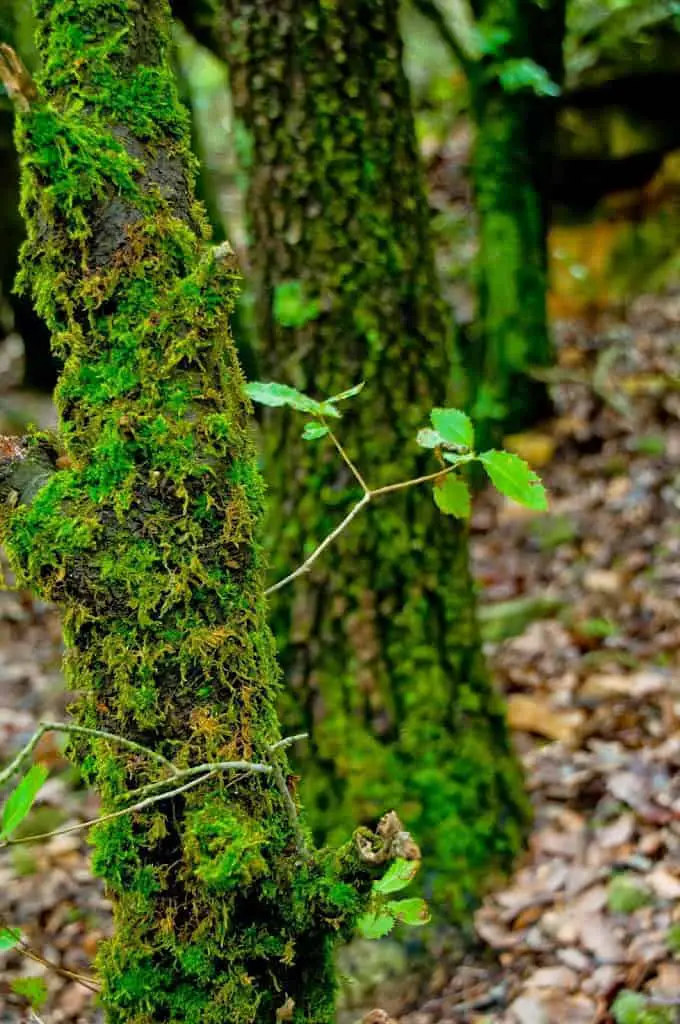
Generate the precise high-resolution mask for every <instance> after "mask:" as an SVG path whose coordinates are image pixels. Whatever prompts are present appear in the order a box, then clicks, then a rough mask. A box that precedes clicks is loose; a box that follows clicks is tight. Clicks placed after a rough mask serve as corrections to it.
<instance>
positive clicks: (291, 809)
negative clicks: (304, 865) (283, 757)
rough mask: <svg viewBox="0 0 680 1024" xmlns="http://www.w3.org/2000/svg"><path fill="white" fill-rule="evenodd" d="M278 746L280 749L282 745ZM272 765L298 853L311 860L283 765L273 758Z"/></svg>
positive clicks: (273, 749)
mask: <svg viewBox="0 0 680 1024" xmlns="http://www.w3.org/2000/svg"><path fill="white" fill-rule="evenodd" d="M276 746H277V745H275V746H272V747H270V748H269V752H270V754H272V753H274V752H275V750H276ZM278 746H279V748H280V744H279V745H278ZM271 764H272V768H273V770H274V779H275V781H276V785H277V787H278V790H279V793H280V794H281V796H282V798H283V803H284V806H285V808H286V812H287V814H288V820H289V821H290V824H291V827H292V829H293V832H294V833H295V846H296V848H297V851H298V853H299V854H300V856H301V857H302V859H303V860H309V850H308V849H307V840H306V838H305V834H304V832H303V831H302V828H301V826H300V819H299V817H298V812H297V807H296V806H295V801H294V800H293V797H292V796H291V793H290V790H289V789H288V783H287V782H286V777H285V775H284V774H283V771H282V769H281V765H280V764H279V763H278V761H277V760H276V758H275V757H274V758H272V762H271Z"/></svg>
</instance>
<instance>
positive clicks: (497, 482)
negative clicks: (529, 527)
mask: <svg viewBox="0 0 680 1024" xmlns="http://www.w3.org/2000/svg"><path fill="white" fill-rule="evenodd" d="M479 461H480V462H481V463H482V464H483V466H484V469H485V470H486V471H487V473H488V474H489V477H490V479H491V483H492V484H493V485H494V487H495V488H496V489H497V490H499V491H500V492H501V494H505V495H506V497H508V498H512V500H513V501H516V502H517V503H518V504H520V505H525V506H526V508H533V509H536V510H537V511H539V512H544V511H545V510H546V509H547V507H548V498H547V495H546V493H545V487H544V486H543V484H542V483H541V481H540V479H539V478H538V476H537V475H536V474H535V473H534V471H533V469H530V468H529V466H528V465H527V464H526V462H525V461H524V459H520V457H519V455H513V454H512V452H499V451H496V450H495V449H493V448H492V449H490V450H489V451H488V452H482V453H481V454H480V456H479Z"/></svg>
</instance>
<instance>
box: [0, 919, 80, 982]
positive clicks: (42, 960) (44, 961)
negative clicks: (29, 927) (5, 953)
mask: <svg viewBox="0 0 680 1024" xmlns="http://www.w3.org/2000/svg"><path fill="white" fill-rule="evenodd" d="M0 924H1V925H2V927H3V928H4V929H5V930H6V931H8V932H11V933H12V935H13V936H15V938H16V943H17V945H16V948H17V949H18V950H19V951H20V952H21V953H22V954H23V955H24V956H25V957H28V959H29V960H33V961H35V963H37V964H41V965H42V966H43V967H48V968H49V969H50V970H51V971H55V972H56V973H57V974H61V975H62V976H63V977H65V978H71V979H72V980H73V981H77V982H78V983H79V984H80V985H83V986H84V987H85V988H89V989H90V990H91V991H92V992H99V986H98V985H97V982H96V981H95V980H94V978H88V977H87V975H85V974H76V972H75V971H69V970H68V968H66V967H61V966H60V965H59V964H57V963H55V962H54V960H50V959H49V958H48V957H45V956H43V955H42V954H41V953H38V952H37V950H35V949H33V947H32V946H29V944H28V942H26V940H25V939H23V938H22V937H21V933H20V932H19V929H18V928H16V927H15V926H14V925H10V924H9V922H8V921H7V919H6V918H5V917H3V916H2V915H0Z"/></svg>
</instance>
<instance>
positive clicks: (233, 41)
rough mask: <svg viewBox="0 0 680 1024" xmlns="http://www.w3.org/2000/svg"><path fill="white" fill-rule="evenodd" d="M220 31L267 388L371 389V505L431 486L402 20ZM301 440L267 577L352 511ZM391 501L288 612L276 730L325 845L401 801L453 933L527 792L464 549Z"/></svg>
mask: <svg viewBox="0 0 680 1024" xmlns="http://www.w3.org/2000/svg"><path fill="white" fill-rule="evenodd" d="M223 14H224V15H225V17H224V20H223V23H222V25H221V26H220V25H217V26H216V27H214V31H213V33H212V37H213V38H214V39H216V40H217V41H218V44H219V45H222V47H223V52H224V53H225V56H226V58H227V60H228V64H229V68H230V74H231V83H232V89H233V96H234V103H235V109H236V112H237V115H238V116H239V117H240V118H241V120H242V122H243V134H246V133H247V137H248V138H249V140H250V145H249V149H250V151H251V159H252V167H251V176H250V188H249V194H248V211H249V221H250V231H251V238H252V257H251V260H252V263H251V265H252V267H253V273H254V285H255V288H256V292H257V296H258V317H259V330H260V344H261V353H260V359H261V364H262V367H263V371H264V373H263V375H264V377H265V378H270V379H275V380H279V381H284V382H286V383H288V384H292V385H294V386H296V387H299V388H301V389H302V390H304V391H307V392H310V393H311V394H313V395H314V396H317V397H318V396H323V395H330V394H332V393H335V392H338V391H341V390H342V389H344V388H346V387H348V386H349V385H351V384H354V383H356V382H357V381H359V380H365V381H366V389H365V391H364V393H363V394H362V395H361V397H360V398H359V399H356V400H355V402H354V404H350V403H348V404H347V406H346V410H347V411H346V414H345V416H344V418H343V420H342V421H341V423H340V427H339V430H340V438H341V441H342V443H343V444H344V445H345V447H346V448H347V450H348V452H349V455H350V457H351V458H352V459H353V460H354V461H355V462H356V463H357V464H358V466H359V468H360V470H361V472H362V473H363V474H364V475H365V476H366V477H367V478H368V481H369V483H370V484H371V485H372V486H378V485H381V484H385V483H389V482H394V481H395V480H399V479H406V478H408V477H409V476H413V475H416V474H418V473H419V472H421V471H423V470H425V471H426V467H425V464H424V463H423V462H422V458H421V456H419V454H418V449H417V446H416V444H415V440H414V438H415V434H416V431H417V429H418V428H419V427H421V426H423V425H425V423H426V421H427V418H428V414H429V410H430V409H431V408H432V407H433V406H437V405H442V404H443V403H445V402H446V401H447V399H449V398H450V397H451V393H452V388H453V385H454V380H453V370H452V367H453V338H452V328H451V324H450V322H449V317H448V313H447V311H446V310H445V308H444V306H443V304H442V301H441V299H440V295H439V289H438V283H437V279H436V275H435V270H434V263H433V257H432V251H431V245H430V238H429V224H428V216H429V215H428V208H427V204H426V201H425V197H424V192H423V181H422V178H421V171H420V167H419V159H418V154H417V150H416V142H415V134H414V124H413V119H412V114H411V107H410V97H409V91H408V87H407V83H406V79H405V77H404V73H403V70H402V64H401V57H402V53H401V41H400V38H399V34H398V28H397V4H396V0H347V2H346V3H343V4H342V5H337V6H336V5H335V4H328V3H325V2H323V0H304V2H299V0H296V2H293V0H281V2H279V3H277V4H276V5H273V4H271V3H269V2H268V0H224V10H223ZM203 28H205V24H204V25H203ZM225 39H226V41H227V45H226V49H225V48H224V40H225ZM220 41H221V42H220ZM300 433H301V423H300V422H299V419H295V418H292V417H282V416H281V413H280V411H279V410H276V411H275V413H274V414H273V415H271V416H266V417H265V422H264V430H263V438H264V460H265V467H266V474H267V480H268V484H269V487H270V490H271V501H270V504H271V515H270V517H269V529H268V542H269V545H270V549H271V553H272V559H273V567H274V570H275V574H276V575H277V576H283V575H285V574H286V573H287V572H289V571H290V570H291V569H292V568H294V567H295V566H296V565H298V564H299V563H300V562H301V561H302V560H303V558H304V556H305V554H309V553H310V552H311V550H312V549H313V548H315V547H316V545H317V544H318V543H319V542H320V541H321V540H322V539H323V538H324V537H325V536H326V535H327V534H328V533H329V532H330V530H331V529H332V528H333V527H334V526H335V525H336V524H337V523H338V521H339V519H340V518H341V517H342V515H343V514H344V513H345V512H346V511H347V510H348V508H349V506H350V503H351V501H352V500H353V499H354V498H356V497H357V496H358V494H357V489H356V485H355V482H354V480H353V479H352V477H351V476H350V475H349V473H348V472H347V471H346V469H345V467H343V466H342V465H340V464H339V460H338V456H337V453H336V452H335V450H334V449H333V448H332V446H331V445H330V444H328V443H319V442H317V443H315V444H310V443H308V442H305V441H303V440H301V438H300ZM427 465H428V466H429V468H430V469H431V468H432V466H431V464H429V463H428V464H427ZM383 502H384V503H383V504H382V505H381V506H380V507H379V508H375V509H373V508H371V509H370V510H369V511H368V512H367V513H365V514H364V515H363V516H361V517H359V518H357V519H356V520H355V521H354V522H353V524H352V525H351V527H350V528H349V529H348V530H347V531H346V532H345V533H344V534H343V535H342V537H341V538H340V540H339V541H338V543H337V544H336V545H334V547H333V549H332V550H331V551H329V552H328V554H327V555H325V556H324V557H323V558H322V559H320V560H319V561H318V562H317V563H316V564H315V566H314V568H313V570H312V571H311V572H310V573H308V574H306V575H305V576H304V577H302V578H300V579H298V580H297V581H296V583H295V584H294V587H292V588H291V589H284V590H282V591H281V593H280V594H277V595H276V597H275V599H274V602H273V617H272V622H273V627H274V631H275V634H276V637H277V640H278V643H279V649H280V653H281V660H282V664H283V668H284V673H285V678H286V691H285V693H284V695H283V704H282V707H283V713H284V719H285V721H286V722H287V724H288V725H289V727H290V728H298V727H299V726H302V727H304V728H305V729H307V730H309V731H310V733H311V736H312V741H311V744H310V752H309V756H308V757H306V758H303V760H302V761H301V774H302V783H301V785H302V793H303V798H304V802H305V804H306V805H307V808H308V811H309V814H310V818H311V822H312V824H313V827H314V829H315V832H316V834H317V835H318V836H319V837H330V838H331V839H333V840H334V839H335V838H336V837H337V836H338V834H340V833H342V832H343V831H344V830H345V829H346V827H347V823H348V822H349V821H352V820H356V818H357V817H358V818H359V819H361V820H364V821H368V820H370V819H371V818H372V817H373V816H374V815H375V813H376V811H377V809H378V808H380V807H381V806H382V805H383V803H384V801H385V799H387V798H389V800H390V801H392V800H394V801H396V802H397V804H399V805H400V806H401V807H402V809H403V811H404V813H405V816H406V817H407V819H408V823H409V826H410V827H412V828H413V829H417V830H418V838H419V841H422V843H423V845H424V857H425V865H426V873H427V872H428V870H429V873H430V875H431V880H432V882H433V884H434V891H435V894H436V899H437V902H439V901H442V902H443V903H444V904H445V905H446V906H447V907H448V910H449V912H450V913H453V914H459V913H463V912H464V911H467V910H469V907H470V901H471V900H472V899H473V897H474V896H475V895H476V894H477V893H478V892H479V890H480V887H481V886H482V884H483V883H485V882H486V881H488V879H489V877H490V874H491V873H492V872H493V871H495V870H496V869H499V868H506V867H507V866H508V865H509V863H510V862H511V860H512V857H513V856H514V854H515V853H516V852H517V850H518V849H519V847H520V846H521V842H522V836H523V833H524V829H525V826H526V821H527V814H526V804H525V798H524V794H523V791H522V782H521V776H520V772H519V769H518V766H517V762H516V760H515V757H514V755H513V752H512V750H511V746H510V743H509V740H508V734H507V730H506V725H505V720H504V708H503V703H502V701H501V700H500V698H499V697H498V696H497V694H496V693H495V692H494V689H493V686H492V685H491V683H490V680H489V676H488V674H487V671H486V668H485V665H484V662H483V659H482V655H481V651H480V641H479V635H478V632H477V627H476V623H475V615H474V598H473V589H472V583H471V578H470V571H469V567H468V555H467V534H466V531H465V530H464V529H463V528H462V527H459V526H456V525H455V524H452V522H451V520H444V519H443V518H442V516H441V515H440V513H439V512H438V511H437V509H436V507H435V505H434V502H433V500H432V495H431V492H430V491H429V489H422V490H409V491H406V492H401V493H399V494H393V495H390V496H389V497H386V498H384V499H383ZM440 909H441V906H440Z"/></svg>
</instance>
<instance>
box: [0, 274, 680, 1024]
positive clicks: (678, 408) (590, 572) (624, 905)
mask: <svg viewBox="0 0 680 1024" xmlns="http://www.w3.org/2000/svg"><path fill="white" fill-rule="evenodd" d="M558 333H559V338H560V359H559V369H558V371H557V372H556V378H558V379H557V380H556V383H555V385H554V390H555V397H556V403H557V415H556V417H555V419H554V420H552V421H551V422H550V423H548V424H545V425H543V426H542V427H541V429H540V430H537V431H536V432H533V433H531V434H525V435H522V436H520V437H517V438H515V439H514V440H512V441H511V444H512V445H514V446H515V448H516V450H518V451H519V452H520V454H523V455H524V456H525V457H529V458H530V459H531V460H533V461H534V463H535V464H536V465H537V467H538V468H539V471H540V472H541V475H542V476H543V478H544V480H545V483H546V485H547V487H548V489H549V492H550V496H551V506H550V511H549V513H547V514H536V513H530V512H528V511H525V510H521V509H518V508H517V507H515V506H510V505H506V504H503V503H502V502H501V501H500V499H495V498H494V497H493V496H492V495H491V494H484V495H482V496H481V497H480V499H479V501H478V506H477V511H476V513H475V516H474V521H473V549H474V563H475V571H476V575H477V579H478V580H479V584H480V591H481V595H482V599H483V603H484V609H483V627H484V632H485V636H486V640H487V648H488V653H489V656H490V659H491V663H492V666H493V669H494V672H495V676H496V679H497V680H498V683H499V685H500V686H501V687H502V688H503V689H504V691H505V693H506V695H507V697H508V706H509V714H510V721H511V724H512V727H513V729H514V730H515V735H516V739H517V743H518V747H519V749H520V751H521V754H522V757H523V759H524V763H525V766H526V773H527V780H528V785H529V788H530V791H531V795H532V799H533V803H534V808H535V822H534V829H533V833H532V836H531V839H530V843H529V849H528V852H527V854H526V855H525V857H524V858H523V860H522V861H521V863H519V864H518V866H517V870H516V872H515V874H514V876H513V877H512V879H510V880H509V882H508V884H507V886H506V887H505V888H504V889H502V890H500V891H495V892H494V893H492V894H491V895H490V896H489V897H488V898H487V899H486V901H485V902H484V904H483V905H482V907H481V908H480V909H479V911H478V913H477V915H476V918H475V929H476V933H477V937H478V942H477V943H476V944H475V947H474V949H472V950H471V951H470V952H469V953H468V954H466V956H465V957H464V959H463V962H462V963H460V964H458V965H457V966H456V968H455V969H453V970H449V969H447V967H446V966H445V962H444V961H442V963H441V964H440V965H439V966H438V967H437V968H436V969H435V970H434V973H431V975H430V976H427V977H424V978H423V977H422V976H421V977H419V978H417V979H414V980H412V981H410V980H407V982H406V984H396V983H395V984H394V986H393V990H392V992H390V986H389V984H388V985H387V986H385V985H383V986H382V987H381V990H380V997H379V999H380V1001H379V1002H378V997H377V996H376V1002H374V1003H373V1004H372V1005H374V1006H375V1005H377V1006H379V1007H380V1008H379V1009H375V1010H373V1011H371V1012H369V1013H368V1014H367V1016H366V1017H365V1018H364V1019H365V1021H366V1022H367V1024H387V1022H388V1021H390V1020H398V1021H400V1024H445V1022H447V1024H450V1022H470V1024H474V1022H478V1024H480V1022H482V1021H485V1022H495V1024H553V1022H554V1024H607V1022H612V1021H613V1019H614V1018H613V1017H612V1006H613V1004H614V1003H615V1001H616V999H617V998H618V999H619V1006H621V998H622V997H621V993H622V992H623V991H624V990H628V991H630V992H633V993H640V994H642V995H644V997H645V998H649V999H651V1000H652V1003H653V1005H654V1006H656V1007H658V1008H659V1013H661V1014H663V1015H665V1016H658V1017H651V1018H646V1019H649V1021H650V1024H651V1021H652V1020H654V1021H657V1020H658V1022H659V1024H661V1022H662V1021H664V1020H667V1021H668V1022H671V1021H673V1020H675V1019H676V1016H675V1015H676V1010H675V1006H676V1004H677V1005H678V1006H680V957H679V956H678V955H677V953H678V951H680V775H679V774H678V768H680V517H679V516H678V510H679V509H680V386H679V383H678V379H677V372H676V375H675V379H674V377H673V374H674V367H673V363H674V361H677V355H678V352H679V351H680V293H677V294H668V295H666V296H664V297H642V298H639V299H637V300H636V301H635V302H633V303H632V304H631V305H630V306H629V307H628V309H627V310H624V311H620V312H619V314H617V315H614V314H608V315H606V316H602V317H601V318H600V320H599V322H598V323H597V324H595V325H591V326H586V325H585V324H583V323H581V322H574V323H562V324H560V325H559V327H558ZM9 397H11V402H10V405H11V403H12V402H13V403H16V401H17V396H9ZM4 399H5V396H1V397H0V416H2V414H3V411H4V412H5V414H6V413H7V408H9V406H7V404H6V403H5V401H4ZM8 400H9V399H8ZM13 407H15V406H13ZM4 429H7V427H6V425H5V427H4ZM60 648H61V643H60V629H59V622H58V619H57V617H56V615H55V613H54V612H53V610H52V609H51V608H49V607H47V606H45V605H42V604H40V603H38V602H34V601H32V600H31V599H30V598H29V597H27V596H26V595H24V594H11V593H0V688H1V691H2V707H0V762H2V761H5V760H6V759H7V758H9V757H10V755H11V754H12V753H13V752H14V751H16V749H17V748H18V747H19V746H20V745H21V743H22V742H25V741H26V739H27V738H28V736H30V734H31V733H32V731H33V730H34V728H35V725H36V722H37V721H39V720H40V719H42V718H45V717H52V718H61V717H62V716H63V715H64V706H65V703H66V701H65V697H64V694H63V690H62V683H61V678H60V671H59V660H60ZM39 754H40V756H41V758H42V759H43V760H47V761H48V762H50V763H51V764H52V766H53V768H54V771H53V774H52V777H51V778H50V780H49V781H48V782H47V784H46V785H45V787H44V790H43V791H42V794H41V802H40V804H39V805H38V806H37V808H36V809H35V811H34V812H33V813H32V816H31V820H30V821H29V823H28V826H27V828H28V829H30V832H32V833H35V832H45V831H50V830H52V829H55V828H58V827H62V826H63V825H65V824H69V823H74V822H78V821H82V820H85V819H88V818H90V817H93V816H94V815H96V812H97V806H96V801H95V799H94V798H93V797H92V796H91V795H88V794H87V793H85V792H84V791H83V790H81V789H78V788H77V787H74V785H73V780H74V775H73V770H72V769H69V768H67V767H66V764H65V762H64V760H63V758H62V754H61V751H60V748H59V746H58V745H56V744H55V743H54V741H53V740H48V741H47V742H45V743H44V744H43V745H42V746H41V748H40V751H39ZM5 924H12V925H16V926H19V927H20V928H21V931H22V934H23V936H24V937H25V940H26V942H27V943H28V948H27V949H25V950H24V952H23V953H19V952H17V951H12V952H10V953H0V1024H5V1022H7V1024H9V1022H16V1021H20V1020H22V1019H27V1014H26V1011H25V1009H24V1008H25V1006H26V1003H25V1001H24V1000H22V998H21V997H20V996H19V995H17V994H16V993H15V992H13V991H12V990H11V984H12V982H14V981H15V980H16V979H17V978H18V977H24V978H25V977H30V976H39V977H44V978H45V980H46V982H47V985H48V992H49V995H48V1000H47V1003H46V1004H45V1007H44V1009H43V1010H42V1011H41V1017H42V1019H43V1020H44V1022H45V1024H66V1022H68V1024H74V1022H83V1024H84V1022H86V1021H87V1022H91V1021H92V1020H93V1019H94V1010H93V1007H92V1005H91V999H92V993H91V990H90V988H88V987H87V985H85V984H83V983H82V981H81V980H79V979H78V978H77V977H76V975H84V976H85V977H86V978H87V976H88V975H89V972H90V970H91V968H90V960H91V957H92V955H93V953H94V952H95V950H96V947H97V943H98V942H99V940H100V939H101V937H102V936H103V935H105V934H106V932H107V929H108V928H109V926H110V917H109V912H108V907H107V903H106V901H105V899H104V898H103V895H102V892H101V889H100V886H99V884H98V883H97V882H96V881H94V880H92V879H91V878H90V875H89V872H88V859H87V844H86V842H85V840H84V838H83V833H78V832H76V833H73V834H70V835H60V836H57V837H54V838H52V839H50V840H49V841H46V842H43V843H40V844H26V845H19V846H15V847H13V848H12V849H11V850H6V851H4V852H2V853H0V927H1V926H3V925H5ZM26 954H28V955H26ZM32 957H33V958H32ZM36 958H37V959H36ZM42 960H47V961H50V962H52V963H53V964H56V965H57V968H58V969H55V968H54V967H46V966H45V964H44V963H42V962H41V961H42ZM623 998H624V1000H625V999H626V998H628V1000H629V1002H630V999H631V998H632V999H633V1001H634V998H635V997H626V996H624V997H623ZM368 1001H369V1003H370V998H369V1000H368ZM650 1005H651V1004H650ZM357 1016H360V1015H359V1014H358V1015H357ZM622 1019H623V1018H622ZM631 1019H633V1018H631ZM677 1019H680V1016H679V1017H678V1018H677Z"/></svg>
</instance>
